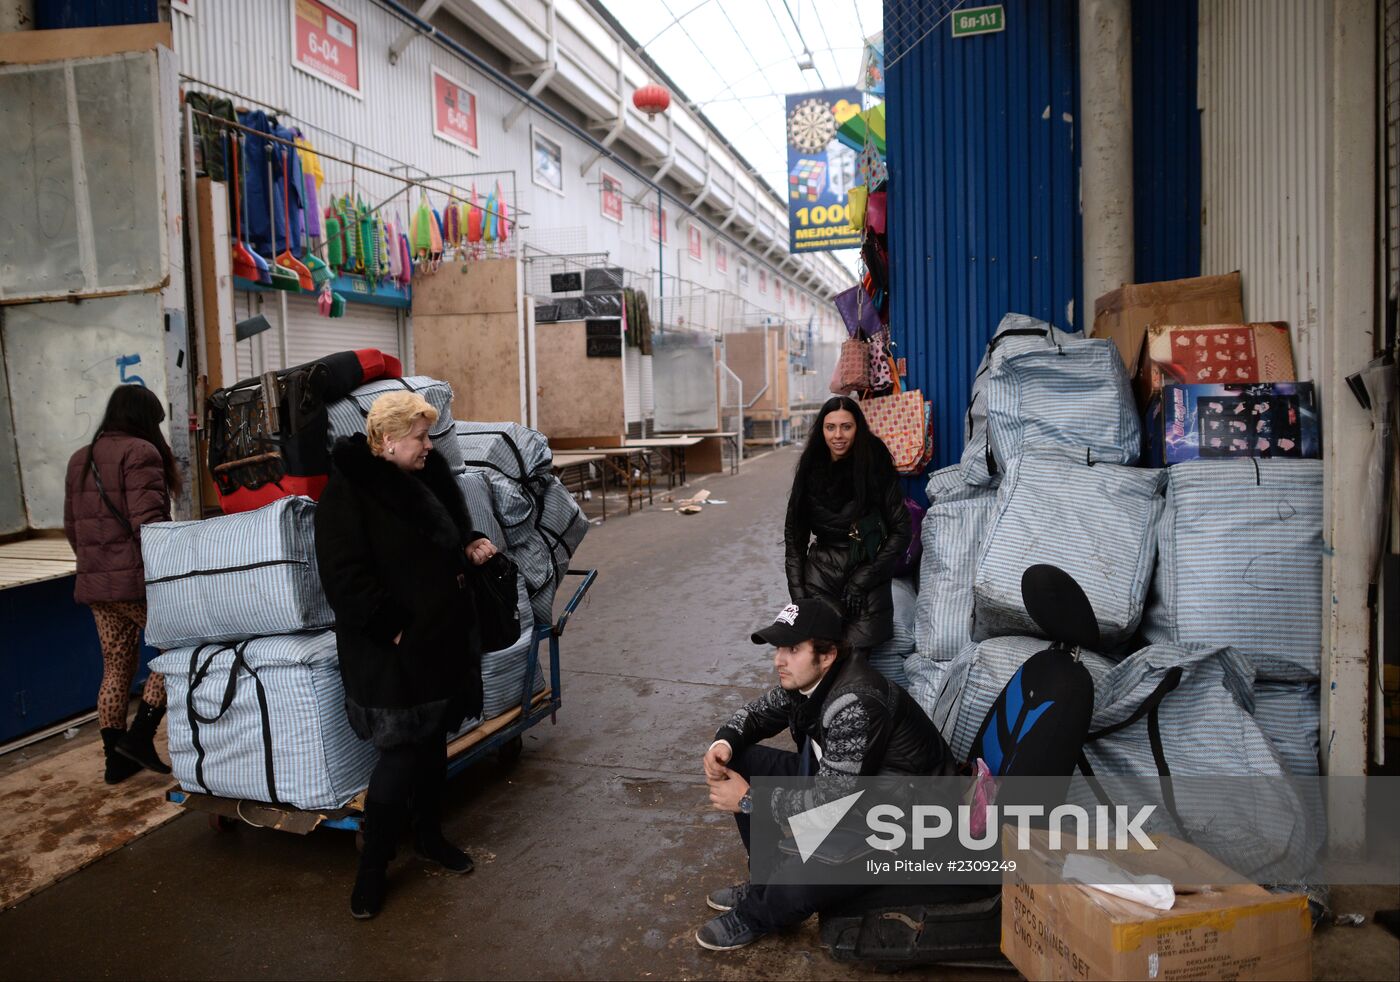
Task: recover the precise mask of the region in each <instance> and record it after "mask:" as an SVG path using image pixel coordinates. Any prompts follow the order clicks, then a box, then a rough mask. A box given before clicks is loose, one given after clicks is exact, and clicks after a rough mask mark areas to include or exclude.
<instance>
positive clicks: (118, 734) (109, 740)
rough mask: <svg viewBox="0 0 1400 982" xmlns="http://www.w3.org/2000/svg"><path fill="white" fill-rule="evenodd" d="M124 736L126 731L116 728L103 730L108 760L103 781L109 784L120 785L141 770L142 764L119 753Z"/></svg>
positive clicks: (109, 727)
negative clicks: (118, 747)
mask: <svg viewBox="0 0 1400 982" xmlns="http://www.w3.org/2000/svg"><path fill="white" fill-rule="evenodd" d="M124 736H126V730H119V729H117V728H116V727H115V726H104V727H103V728H102V751H103V753H104V754H105V755H106V759H107V769H106V771H105V772H104V773H103V775H102V779H103V780H104V781H106V782H107V783H108V784H119V783H121V782H122V781H125V780H126V779H127V778H129V777H131V775H133V774H135V773H136V772H137V771H139V770H140V769H141V765H140V764H138V763H136V761H134V760H132V759H131V758H130V757H127V756H125V755H123V754H121V753H119V752H118V751H117V745H118V744H119V743H121V739H122V737H124Z"/></svg>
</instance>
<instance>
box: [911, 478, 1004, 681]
mask: <svg viewBox="0 0 1400 982" xmlns="http://www.w3.org/2000/svg"><path fill="white" fill-rule="evenodd" d="M996 503H997V496H996V490H995V488H994V487H991V486H974V485H970V484H968V483H967V482H966V481H964V480H963V469H962V467H961V466H957V467H945V468H943V470H941V471H937V472H935V473H934V474H933V475H932V476H931V477H930V478H929V482H928V511H927V512H925V513H924V524H923V530H922V532H921V536H922V539H923V545H924V555H923V559H922V560H920V563H919V599H918V603H917V605H916V606H915V613H914V644H915V647H916V649H917V650H918V652H919V654H920V655H922V656H923V657H925V658H931V659H933V660H934V661H944V662H946V661H952V660H953V659H954V658H956V657H957V654H958V652H959V651H961V650H962V647H963V645H965V644H967V642H968V641H969V640H970V639H971V637H972V632H971V626H970V624H971V618H972V580H973V575H974V573H975V572H976V568H977V555H978V552H979V551H980V550H981V546H982V532H983V530H984V529H985V528H986V525H987V521H988V519H990V518H991V516H992V514H993V512H995V511H996Z"/></svg>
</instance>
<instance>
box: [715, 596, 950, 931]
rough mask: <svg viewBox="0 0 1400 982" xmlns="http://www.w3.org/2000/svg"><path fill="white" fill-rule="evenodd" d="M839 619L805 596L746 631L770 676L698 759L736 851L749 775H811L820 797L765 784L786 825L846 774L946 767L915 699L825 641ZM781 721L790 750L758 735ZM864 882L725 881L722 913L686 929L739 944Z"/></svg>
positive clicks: (771, 732) (940, 743) (748, 805)
mask: <svg viewBox="0 0 1400 982" xmlns="http://www.w3.org/2000/svg"><path fill="white" fill-rule="evenodd" d="M842 627H843V625H842V621H841V617H840V615H839V614H838V613H837V612H836V610H835V609H834V608H832V607H831V606H830V605H829V604H828V603H827V602H826V601H824V600H818V599H808V600H798V601H797V602H795V603H792V604H789V605H788V606H786V607H784V608H783V609H782V611H781V612H780V613H779V614H778V617H777V619H776V620H775V621H774V622H773V624H772V626H771V627H768V628H765V629H764V630H762V631H759V632H758V633H757V634H754V635H753V641H754V643H755V644H769V645H773V646H774V648H775V651H774V653H773V665H774V667H775V668H776V669H777V671H778V686H777V687H776V688H774V689H772V690H771V691H769V692H768V693H767V694H766V695H764V696H762V697H761V698H759V699H756V700H754V701H753V702H751V703H749V704H748V705H747V706H745V707H744V708H743V709H741V710H739V711H738V712H737V713H735V714H734V717H733V718H732V719H730V721H729V722H728V723H726V724H725V725H724V726H722V727H720V729H719V732H718V733H716V734H715V742H714V743H712V744H711V745H710V749H709V750H707V751H706V752H705V758H704V768H705V780H706V781H707V782H708V784H709V789H710V802H711V804H712V806H713V807H714V808H715V809H716V810H718V811H726V812H732V813H733V814H734V819H735V821H736V822H737V823H738V826H739V837H740V839H742V840H743V843H744V850H745V851H746V852H747V851H748V849H749V822H750V815H751V813H752V811H753V801H752V798H751V796H750V794H749V782H750V781H751V780H752V779H753V778H754V777H760V776H762V777H797V776H800V775H815V776H816V777H817V779H818V782H819V784H820V786H821V787H820V792H821V800H818V799H816V798H814V797H813V792H812V791H796V790H792V789H776V790H774V791H773V792H772V799H771V801H770V802H768V803H769V804H770V805H771V806H772V807H771V810H770V813H771V815H772V816H773V818H774V820H776V821H777V822H778V823H779V824H780V826H783V827H784V828H786V826H787V821H788V819H790V818H791V817H792V816H793V815H796V814H798V813H799V812H802V811H806V810H808V809H810V808H812V807H815V806H816V805H819V804H822V803H823V802H824V800H832V799H834V798H836V797H840V796H841V795H843V794H846V793H848V792H847V790H846V789H849V788H851V787H852V786H853V785H854V783H855V779H856V778H858V777H862V776H870V775H875V774H918V775H944V774H952V773H954V769H955V766H956V765H955V762H954V760H953V755H952V752H951V751H950V750H949V749H948V745H947V744H946V743H945V742H944V740H943V737H942V735H941V734H939V732H938V730H937V729H936V728H935V727H934V725H933V723H932V722H931V721H930V720H929V718H928V716H927V715H926V714H925V713H924V711H923V710H922V709H921V708H919V705H918V703H916V702H914V700H913V699H912V698H911V697H910V696H909V694H908V693H907V692H905V691H904V690H903V689H902V688H900V687H899V686H898V685H897V684H895V683H894V682H891V681H890V680H888V679H886V678H885V677H884V676H883V675H881V674H880V673H879V672H877V671H876V670H875V669H873V668H871V667H870V665H869V664H868V663H867V662H866V661H865V659H864V658H861V657H858V656H852V655H851V654H850V653H849V652H847V651H845V650H844V649H843V647H842V646H840V645H839V644H838V642H837V641H836V640H834V639H836V638H840V637H841V635H842ZM784 729H787V730H789V731H790V732H791V734H792V738H793V740H794V742H795V743H796V744H797V745H798V747H799V748H800V749H799V750H798V751H797V752H795V753H794V752H793V751H791V750H778V749H776V748H773V747H764V746H760V745H759V741H761V740H765V739H767V738H769V737H772V736H776V735H778V734H779V733H781V732H782V731H783V730H784ZM813 765H815V766H813ZM864 889H867V888H865V887H853V886H850V885H845V886H841V885H835V884H776V883H775V884H769V885H766V886H765V885H753V884H750V883H748V882H744V883H739V884H736V885H734V886H731V887H725V888H724V889H721V890H717V891H715V892H714V893H712V894H710V896H709V897H708V898H707V901H708V903H709V905H710V907H712V908H714V909H715V910H718V911H722V913H721V914H720V916H718V917H716V918H714V919H713V920H711V921H709V922H708V923H706V924H705V925H703V926H702V927H701V928H700V929H699V930H698V931H696V932H695V940H696V941H697V942H699V943H700V945H701V946H702V947H704V948H709V949H710V950H712V951H730V950H732V949H735V948H742V947H744V946H745V945H747V944H751V943H752V942H754V941H756V940H758V939H759V938H761V937H762V936H763V935H765V934H769V933H771V932H774V931H779V930H782V929H784V928H787V927H792V926H795V925H797V924H800V923H801V922H802V921H804V920H806V919H807V918H808V917H809V916H810V915H812V914H813V913H816V912H817V911H820V910H822V909H824V908H829V907H831V906H833V905H835V904H836V903H838V902H840V901H841V900H843V899H846V898H847V897H849V896H850V895H851V894H852V893H853V892H859V891H861V890H864Z"/></svg>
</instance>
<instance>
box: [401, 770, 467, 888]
mask: <svg viewBox="0 0 1400 982" xmlns="http://www.w3.org/2000/svg"><path fill="white" fill-rule="evenodd" d="M446 781H447V746H446V744H445V743H441V744H438V743H435V744H433V745H430V746H425V747H424V748H423V750H422V752H421V755H420V757H419V759H418V766H417V769H416V773H415V774H414V782H413V845H414V848H415V849H416V850H417V852H418V855H419V856H421V857H423V858H424V859H426V860H429V861H430V862H434V863H437V864H438V865H439V866H441V867H442V868H443V869H445V870H447V871H448V872H451V873H470V872H471V871H472V869H473V868H474V867H475V864H474V863H473V862H472V858H471V857H470V856H468V855H467V854H466V853H465V852H463V851H462V850H461V849H458V848H457V847H456V846H454V845H453V844H452V843H450V842H448V841H447V840H446V839H444V838H443V836H442V795H443V787H444V785H445V784H446Z"/></svg>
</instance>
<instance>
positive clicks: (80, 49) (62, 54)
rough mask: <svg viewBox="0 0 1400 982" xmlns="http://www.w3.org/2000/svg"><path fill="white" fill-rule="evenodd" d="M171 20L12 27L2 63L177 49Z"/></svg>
mask: <svg viewBox="0 0 1400 982" xmlns="http://www.w3.org/2000/svg"><path fill="white" fill-rule="evenodd" d="M171 37H172V33H171V29H170V25H169V24H124V25H122V26H120V27H75V28H71V29H69V30H61V31H12V32H8V33H5V34H0V65H33V64H37V63H38V62H41V61H60V60H63V59H66V58H97V57H100V56H102V55H114V54H118V53H120V52H123V51H149V50H151V49H152V48H155V47H157V46H164V47H166V48H170V49H172V50H174V47H175V44H174V42H173V41H172V40H171Z"/></svg>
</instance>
